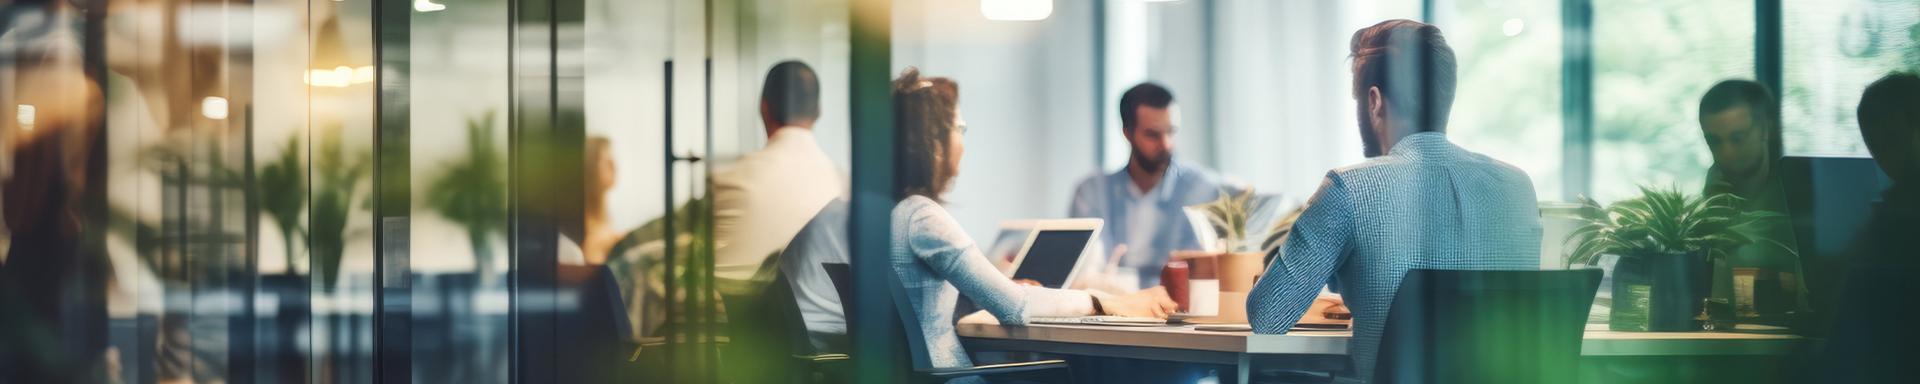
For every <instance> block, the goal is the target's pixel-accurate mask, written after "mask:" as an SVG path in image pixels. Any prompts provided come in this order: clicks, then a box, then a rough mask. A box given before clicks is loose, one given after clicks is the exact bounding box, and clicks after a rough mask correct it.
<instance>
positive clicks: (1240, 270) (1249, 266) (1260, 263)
mask: <svg viewBox="0 0 1920 384" xmlns="http://www.w3.org/2000/svg"><path fill="white" fill-rule="evenodd" d="M1264 267H1266V254H1265V253H1260V252H1234V253H1228V254H1224V255H1220V291H1222V292H1252V291H1253V280H1254V278H1255V277H1258V276H1260V273H1261V272H1266V268H1264Z"/></svg>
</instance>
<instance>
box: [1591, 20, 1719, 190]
mask: <svg viewBox="0 0 1920 384" xmlns="http://www.w3.org/2000/svg"><path fill="white" fill-rule="evenodd" d="M1753 28H1754V25H1753V2H1752V1H1743V0H1708V1H1688V2H1634V3H1627V2H1616V1H1601V2H1595V3H1594V4H1593V43H1594V49H1593V55H1594V62H1593V68H1594V69H1593V71H1594V73H1593V108H1594V110H1593V118H1594V127H1593V138H1594V142H1593V144H1592V145H1593V182H1592V184H1591V185H1592V186H1593V191H1590V195H1591V196H1593V197H1594V198H1596V199H1599V200H1600V201H1603V202H1605V201H1613V200H1617V199H1622V198H1627V197H1631V196H1635V195H1638V194H1639V188H1638V186H1639V185H1652V186H1658V187H1663V188H1664V187H1669V186H1671V187H1675V188H1678V189H1681V190H1694V189H1695V188H1698V187H1699V186H1700V185H1702V183H1703V182H1704V178H1705V175H1706V170H1707V162H1708V161H1710V160H1711V156H1710V155H1708V153H1707V151H1706V148H1707V147H1706V144H1705V141H1704V139H1702V137H1701V134H1700V124H1699V120H1698V118H1697V117H1698V116H1699V114H1698V112H1699V111H1698V109H1699V108H1698V106H1699V100H1700V95H1702V94H1705V93H1706V91H1707V88H1708V87H1712V86H1713V84H1714V83H1717V82H1719V81H1720V80H1722V79H1729V78H1747V79H1750V78H1753V75H1754V72H1753V57H1754V56H1753V36H1754V31H1753Z"/></svg>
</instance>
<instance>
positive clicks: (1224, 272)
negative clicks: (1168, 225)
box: [1186, 188, 1282, 322]
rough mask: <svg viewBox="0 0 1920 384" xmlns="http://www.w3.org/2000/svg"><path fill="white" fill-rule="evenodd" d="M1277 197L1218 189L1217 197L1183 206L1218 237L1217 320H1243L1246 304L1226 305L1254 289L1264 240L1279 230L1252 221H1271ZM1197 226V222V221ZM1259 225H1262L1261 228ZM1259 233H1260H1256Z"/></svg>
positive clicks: (1239, 300) (1249, 190)
mask: <svg viewBox="0 0 1920 384" xmlns="http://www.w3.org/2000/svg"><path fill="white" fill-rule="evenodd" d="M1278 200H1279V199H1275V198H1273V197H1271V196H1259V195H1256V194H1254V192H1253V189H1252V188H1247V189H1245V190H1241V191H1239V193H1233V192H1230V191H1228V190H1224V189H1223V190H1221V191H1220V198H1219V199H1218V200H1214V201H1211V202H1208V203H1205V204H1199V205H1193V206H1188V207H1186V208H1187V210H1188V212H1189V215H1191V216H1190V217H1194V218H1200V217H1204V218H1205V219H1206V222H1207V225H1208V226H1209V227H1210V228H1211V229H1213V234H1214V235H1216V236H1218V240H1219V243H1220V245H1222V246H1223V247H1222V248H1221V252H1224V253H1221V254H1220V255H1219V256H1218V257H1217V260H1216V263H1215V264H1214V265H1216V266H1217V268H1218V269H1217V270H1216V271H1217V276H1219V292H1220V303H1222V304H1223V305H1221V306H1220V311H1219V316H1218V320H1221V321H1226V322H1243V321H1245V320H1246V311H1245V307H1244V306H1242V305H1225V304H1228V303H1245V302H1246V295H1247V293H1248V292H1251V291H1252V290H1253V281H1254V279H1255V278H1256V277H1258V276H1259V275H1260V273H1261V272H1263V271H1264V269H1265V267H1266V258H1265V255H1266V252H1264V247H1262V245H1263V244H1264V243H1268V242H1271V239H1273V238H1274V237H1275V235H1274V234H1273V233H1272V232H1273V231H1275V230H1281V229H1282V228H1281V227H1279V226H1266V227H1262V226H1259V225H1256V224H1254V223H1257V222H1262V221H1263V219H1264V220H1273V219H1274V218H1272V217H1270V216H1273V214H1272V213H1273V212H1272V211H1273V210H1272V209H1271V208H1273V207H1274V206H1275V205H1277V204H1275V203H1276V201H1278ZM1196 225H1198V224H1196ZM1259 228H1264V230H1261V229H1259ZM1255 232H1259V233H1255Z"/></svg>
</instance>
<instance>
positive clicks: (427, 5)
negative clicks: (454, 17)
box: [413, 0, 447, 12]
mask: <svg viewBox="0 0 1920 384" xmlns="http://www.w3.org/2000/svg"><path fill="white" fill-rule="evenodd" d="M413 10H415V11H420V12H439V11H445V10H447V5H446V4H438V3H434V2H433V0H413Z"/></svg>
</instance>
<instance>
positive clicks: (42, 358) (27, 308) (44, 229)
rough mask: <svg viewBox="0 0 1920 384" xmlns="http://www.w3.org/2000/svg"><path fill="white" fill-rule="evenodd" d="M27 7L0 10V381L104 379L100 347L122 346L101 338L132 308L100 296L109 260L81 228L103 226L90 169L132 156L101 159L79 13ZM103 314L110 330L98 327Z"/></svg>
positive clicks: (95, 96) (63, 7)
mask: <svg viewBox="0 0 1920 384" xmlns="http://www.w3.org/2000/svg"><path fill="white" fill-rule="evenodd" d="M35 3H36V4H20V5H14V4H8V5H0V105H4V106H5V108H4V111H0V117H3V118H4V121H0V127H5V129H4V130H0V158H4V159H5V160H0V202H3V204H0V214H3V215H4V216H0V217H3V218H4V223H5V225H4V227H5V228H6V229H5V230H4V231H0V233H4V235H0V237H4V238H5V240H0V243H4V245H5V247H6V251H4V253H3V254H0V314H5V315H0V340H3V341H0V344H5V345H7V346H6V347H0V366H4V367H6V368H0V369H4V370H5V372H4V374H6V375H9V376H7V377H0V380H18V381H20V382H51V381H56V380H66V379H68V378H71V377H76V376H78V375H87V376H86V377H100V378H104V377H111V376H112V375H117V374H119V373H120V372H119V370H118V369H117V368H118V367H116V366H112V365H110V364H109V361H110V359H112V358H113V357H110V355H112V354H115V352H114V349H113V348H114V347H113V346H112V345H111V344H110V341H122V340H126V339H125V338H117V339H113V340H110V339H109V338H108V332H107V330H108V329H110V328H118V329H126V328H129V327H127V326H126V325H127V324H129V323H131V320H126V319H130V318H131V317H133V315H132V313H134V312H135V310H134V307H135V306H136V305H135V304H137V303H136V302H134V301H133V298H132V297H129V295H124V294H123V295H119V297H117V298H112V299H109V298H108V297H107V292H106V289H107V288H108V281H107V279H108V278H109V277H110V276H112V275H111V274H110V273H109V272H108V271H109V269H110V268H111V267H112V266H113V264H114V263H113V262H111V261H109V259H108V258H106V254H105V253H103V252H104V249H103V248H104V244H103V242H102V239H101V238H100V237H99V236H98V235H100V234H101V233H99V232H94V231H90V230H91V229H92V228H95V227H96V226H99V225H102V224H104V222H105V218H104V217H102V215H99V213H100V211H98V210H96V209H97V208H99V207H101V206H102V204H104V203H105V200H104V195H103V194H102V192H104V191H105V189H106V188H107V187H108V186H107V185H106V183H105V178H104V176H105V174H104V172H101V171H100V169H99V168H100V167H98V166H100V165H102V163H103V162H109V161H111V162H113V163H114V164H115V165H125V164H129V162H130V161H132V160H131V159H130V157H131V156H130V155H132V154H133V153H132V151H122V152H120V154H121V155H120V156H112V155H111V154H110V153H109V152H108V151H106V148H107V147H106V146H105V144H106V141H105V139H106V137H107V135H106V133H107V132H105V131H104V130H103V129H104V126H103V124H104V123H105V121H103V120H104V119H102V110H101V108H102V105H103V100H104V97H105V96H104V94H103V88H104V86H103V85H102V84H101V77H100V73H99V71H98V69H99V67H98V65H99V64H100V59H101V57H100V56H99V54H100V53H101V52H100V51H99V50H98V48H97V47H89V44H88V42H89V37H90V36H94V34H93V32H89V29H88V28H87V27H88V26H90V25H93V24H94V23H93V22H91V21H90V19H89V18H88V17H87V15H88V14H89V13H85V12H83V10H82V9H80V7H79V6H76V5H73V4H70V3H68V2H57V3H56V2H35ZM119 144H122V145H120V146H118V147H116V148H117V149H118V148H126V147H127V146H126V145H125V143H124V142H121V143H119ZM203 196H204V195H203ZM209 216H210V215H205V214H202V215H199V216H197V217H199V218H207V217H209ZM203 223H204V222H203ZM203 227H204V226H203ZM121 239H122V242H123V243H124V241H125V240H124V239H125V238H121ZM123 249H124V248H123ZM210 253H211V252H210ZM121 256H122V257H121V259H122V260H121V261H120V262H119V263H118V264H119V265H121V266H129V267H134V268H138V267H137V266H134V265H130V264H137V263H138V262H139V260H137V258H134V257H132V255H130V254H127V253H121ZM122 292H124V291H122ZM110 301H111V303H112V304H115V305H113V306H112V307H109V305H108V304H109V302H110ZM181 308H185V307H184V306H182V307H181ZM109 309H111V310H112V312H113V313H112V314H111V315H112V317H113V318H114V319H118V320H121V321H118V322H116V323H115V324H114V325H117V327H116V326H110V325H108V321H109V316H110V315H109V314H108V313H106V312H107V311H106V310H109Z"/></svg>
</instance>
